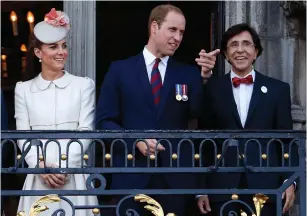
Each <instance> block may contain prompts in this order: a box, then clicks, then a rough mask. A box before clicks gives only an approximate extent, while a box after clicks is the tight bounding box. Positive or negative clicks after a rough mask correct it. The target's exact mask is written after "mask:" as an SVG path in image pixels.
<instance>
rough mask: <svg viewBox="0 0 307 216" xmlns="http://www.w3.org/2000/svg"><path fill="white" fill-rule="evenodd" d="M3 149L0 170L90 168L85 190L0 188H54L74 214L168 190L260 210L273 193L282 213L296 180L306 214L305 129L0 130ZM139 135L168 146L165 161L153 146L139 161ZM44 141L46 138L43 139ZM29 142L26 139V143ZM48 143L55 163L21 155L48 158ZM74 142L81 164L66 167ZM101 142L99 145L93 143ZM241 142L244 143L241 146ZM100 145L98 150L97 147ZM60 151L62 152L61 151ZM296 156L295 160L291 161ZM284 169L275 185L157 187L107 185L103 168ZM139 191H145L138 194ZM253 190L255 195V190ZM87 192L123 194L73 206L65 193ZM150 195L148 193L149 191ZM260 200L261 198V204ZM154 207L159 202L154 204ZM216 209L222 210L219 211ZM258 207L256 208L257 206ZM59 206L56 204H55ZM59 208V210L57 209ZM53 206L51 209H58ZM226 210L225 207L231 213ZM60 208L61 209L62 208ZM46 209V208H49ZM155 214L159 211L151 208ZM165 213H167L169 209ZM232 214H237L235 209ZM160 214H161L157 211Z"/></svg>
mask: <svg viewBox="0 0 307 216" xmlns="http://www.w3.org/2000/svg"><path fill="white" fill-rule="evenodd" d="M1 136H2V137H1V139H2V149H3V147H4V146H5V145H13V148H14V155H12V157H14V165H13V166H11V167H1V172H2V173H5V174H43V173H66V174H77V173H79V174H80V173H82V174H90V175H89V177H88V179H87V181H86V188H87V190H35V191H33V190H1V194H2V196H45V195H48V194H57V195H58V196H56V197H50V199H55V200H57V199H61V200H64V201H66V202H67V203H69V205H71V208H72V212H73V214H74V212H75V211H78V209H93V214H97V213H99V210H102V209H107V208H114V209H116V212H117V215H119V209H120V208H121V204H122V203H123V202H124V201H125V200H127V199H133V198H134V199H135V200H140V199H148V197H146V196H145V194H146V195H148V196H150V195H167V194H193V195H198V194H208V195H210V194H228V195H229V197H231V198H232V199H230V200H229V202H226V203H225V204H224V206H223V208H224V207H225V206H227V205H229V204H231V203H234V202H236V203H241V205H242V206H245V209H249V211H250V212H246V214H247V215H252V214H254V215H259V211H260V209H261V208H260V207H261V205H262V204H263V201H264V202H265V200H266V196H276V204H277V215H282V213H281V212H282V199H281V196H282V193H283V192H284V191H285V189H286V188H287V187H289V186H290V185H291V184H293V183H294V182H296V183H297V184H298V187H297V192H299V197H298V198H299V201H300V203H301V205H300V215H301V216H303V215H306V206H305V203H306V176H305V174H306V144H305V143H306V134H305V131H88V132H77V131H2V134H1ZM64 139H65V140H66V141H67V142H68V143H67V148H66V149H65V151H64V150H61V145H60V143H59V141H60V140H64ZM144 139H157V140H158V142H160V143H163V145H164V146H165V147H166V148H169V166H164V167H159V166H158V164H159V159H158V154H157V151H156V154H155V155H150V154H149V152H148V156H147V166H145V167H138V164H137V163H136V160H135V158H136V157H135V156H136V152H137V150H136V146H135V145H136V143H137V141H139V140H144ZM17 140H22V142H23V143H24V144H23V149H22V151H21V154H20V153H18V145H17ZM84 142H87V143H89V148H88V151H86V152H85V151H84V149H83V143H84ZM43 143H45V144H43ZM28 144H30V145H28ZM48 145H58V147H59V152H62V154H60V153H59V155H58V157H59V161H65V164H66V165H65V166H63V163H61V162H59V166H58V168H27V166H26V162H25V160H24V158H25V155H26V154H27V153H28V151H29V150H30V148H31V146H35V147H36V148H35V149H36V152H37V153H38V154H37V164H38V163H39V161H44V163H45V160H46V158H47V155H48V151H47V150H46V149H47V147H48ZM76 145H78V146H79V147H78V148H80V149H81V154H80V160H81V166H80V167H69V161H70V160H71V158H70V157H69V152H70V149H71V148H76V147H75V146H76ZM97 145H100V148H97ZM242 145H243V146H242ZM251 145H253V147H255V145H256V146H257V149H258V152H254V153H255V154H256V155H257V158H258V159H259V160H258V163H257V164H258V165H257V166H252V165H250V164H249V163H248V158H249V155H248V149H249V148H250V147H251ZM272 145H280V149H281V152H279V153H280V164H279V165H278V166H271V165H270V162H269V161H270V156H271V154H270V149H271V146H272ZM119 146H121V149H122V150H123V151H122V152H123V157H124V158H123V160H124V166H122V167H116V166H115V165H114V161H113V155H114V149H115V148H117V147H119ZM183 146H184V147H185V148H186V147H187V146H189V148H190V150H191V157H190V159H191V163H190V166H188V167H187V166H181V163H180V158H181V154H182V151H181V150H182V148H183ZM208 146H211V149H213V151H212V152H211V153H212V158H214V160H213V161H211V163H209V162H208V161H206V160H207V158H206V154H204V151H205V150H206V148H207V147H208ZM230 146H231V147H233V146H235V147H237V155H234V157H235V158H236V160H237V164H236V166H231V167H228V166H225V155H226V153H227V151H228V150H229V147H230ZM97 149H101V151H102V152H97ZM63 152H66V153H65V154H63ZM98 153H99V155H102V156H101V160H102V166H96V164H95V154H98ZM2 154H5V152H3V151H2ZM295 161H296V162H295ZM214 172H217V173H244V172H251V173H253V172H255V173H256V172H257V173H276V174H278V173H282V174H284V173H288V174H290V176H289V178H288V180H287V181H286V182H284V184H282V185H281V186H280V187H279V188H277V189H276V188H272V189H216V188H198V189H184V188H182V189H161V190H149V189H148V190H147V189H145V190H130V189H118V190H111V189H109V190H106V189H105V186H106V178H105V177H104V176H103V174H118V173H120V174H128V173H139V174H144V173H161V174H163V173H164V174H165V173H168V174H171V173H174V174H175V173H189V174H205V175H211V174H212V173H214ZM93 182H96V183H99V185H100V186H98V187H94V186H93V184H92V183H93ZM142 194H144V195H142ZM243 194H251V195H254V196H255V197H256V199H255V201H257V202H255V205H256V204H257V205H258V207H259V209H258V210H257V211H258V212H253V210H252V208H251V206H249V205H248V204H247V203H245V202H243V201H242V200H240V195H243ZM256 194H257V195H256ZM68 195H71V196H89V195H96V196H98V195H125V196H124V198H123V199H122V200H120V201H119V203H117V205H98V206H97V205H95V206H94V205H86V206H74V204H73V203H72V202H70V201H69V199H67V198H66V197H64V196H68ZM149 198H150V197H149ZM264 205H265V204H264ZM154 208H163V206H162V207H161V206H160V207H159V204H156V205H154ZM223 208H222V209H221V215H223V214H224V213H225V212H223ZM256 209H257V208H256ZM59 211H61V210H59ZM59 211H58V212H59ZM58 212H54V213H53V214H52V215H57V213H58ZM128 213H130V215H139V214H138V213H137V212H136V211H135V210H133V209H128V210H127V211H126V214H128ZM230 213H231V212H229V214H230ZM64 214H65V212H64ZM50 215H51V213H50ZM156 215H158V214H156ZM169 215H170V214H169ZM233 215H236V214H235V213H234V214H233ZM159 216H160V215H159Z"/></svg>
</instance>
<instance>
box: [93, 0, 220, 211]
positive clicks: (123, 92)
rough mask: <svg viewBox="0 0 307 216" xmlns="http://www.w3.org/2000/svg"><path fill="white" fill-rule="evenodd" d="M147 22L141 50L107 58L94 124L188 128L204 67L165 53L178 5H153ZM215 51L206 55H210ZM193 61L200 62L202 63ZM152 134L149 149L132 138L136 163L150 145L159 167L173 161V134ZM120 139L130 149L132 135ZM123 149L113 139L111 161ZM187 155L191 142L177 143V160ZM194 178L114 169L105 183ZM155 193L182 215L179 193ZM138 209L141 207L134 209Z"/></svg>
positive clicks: (160, 183)
mask: <svg viewBox="0 0 307 216" xmlns="http://www.w3.org/2000/svg"><path fill="white" fill-rule="evenodd" d="M148 28H149V34H150V36H149V40H148V44H147V45H146V46H145V47H144V49H143V51H142V52H141V53H139V54H138V55H136V56H133V57H130V58H128V59H125V60H120V61H116V62H113V63H112V64H111V66H110V68H109V71H108V73H107V74H106V77H105V80H104V83H103V85H102V89H101V93H100V96H99V97H100V98H99V102H98V106H97V115H96V120H97V121H96V122H97V128H98V129H108V130H127V129H135V130H144V129H151V130H158V129H159V130H160V129H161V130H162V129H163V130H180V129H188V122H189V120H191V119H196V118H198V117H200V113H201V111H202V108H201V106H202V104H203V101H202V100H203V86H202V78H201V75H200V74H201V73H202V76H203V77H206V76H210V73H209V71H210V68H208V67H207V68H206V67H202V72H201V73H200V72H199V70H198V69H197V68H196V67H192V66H188V65H184V64H180V63H178V62H176V61H175V60H174V59H172V57H171V56H172V55H173V54H174V53H175V51H176V50H177V48H178V47H179V45H180V43H181V41H182V38H183V34H184V31H185V17H184V15H183V13H182V11H181V10H180V9H179V8H177V7H175V6H173V5H169V4H167V5H160V6H157V7H156V8H154V9H153V10H152V12H151V14H150V17H149V26H148ZM218 52H219V51H213V52H211V53H207V54H206V55H208V56H209V58H213V59H214V60H215V55H216V54H217V53H218ZM214 63H215V62H214ZM214 63H213V64H214ZM198 64H199V65H200V66H202V63H198ZM211 66H212V65H211ZM211 66H210V67H211ZM213 66H214V65H213ZM213 66H212V67H213ZM157 139H158V137H156V138H153V139H147V140H146V142H147V143H148V147H149V149H147V145H146V143H145V142H143V141H139V142H137V143H136V155H135V160H136V167H146V166H147V157H148V155H147V150H149V153H150V154H151V155H152V156H153V155H154V154H155V149H156V147H157V151H158V153H157V158H156V159H157V161H158V162H157V163H158V166H159V167H165V166H168V167H169V166H170V163H172V164H173V166H176V161H175V160H173V161H172V162H170V157H169V156H170V155H171V154H173V153H177V145H178V140H171V141H172V142H171V143H166V142H164V143H163V142H161V143H157ZM125 141H126V142H127V148H128V154H129V153H132V146H133V142H134V141H135V140H129V139H125ZM124 152H125V149H124V146H123V145H122V144H120V143H116V145H115V146H114V149H113V166H116V167H121V166H124V160H125V156H124ZM192 159H193V155H192V151H191V145H182V146H181V152H180V166H191V160H192ZM196 180H197V179H196V177H195V176H194V175H192V174H190V175H184V174H165V175H163V174H162V175H156V174H125V175H121V174H114V175H113V176H112V184H111V188H112V189H163V188H165V189H167V188H171V189H176V188H195V187H196V185H197V184H196ZM155 198H157V199H158V201H159V202H160V203H161V205H162V207H163V209H164V212H173V213H175V214H176V215H180V216H181V215H184V211H185V205H186V203H187V202H186V198H185V197H183V196H175V195H174V196H161V197H159V196H158V197H155ZM191 198H192V196H190V200H191ZM131 205H132V204H131ZM143 206H144V204H142V208H143ZM129 207H130V208H133V207H131V206H129ZM139 210H140V209H139ZM143 214H144V215H145V212H143V213H140V215H143Z"/></svg>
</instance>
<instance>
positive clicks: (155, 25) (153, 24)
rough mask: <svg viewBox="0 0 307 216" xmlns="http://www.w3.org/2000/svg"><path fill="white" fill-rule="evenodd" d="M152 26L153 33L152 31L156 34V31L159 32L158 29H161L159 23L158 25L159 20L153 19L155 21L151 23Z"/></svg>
mask: <svg viewBox="0 0 307 216" xmlns="http://www.w3.org/2000/svg"><path fill="white" fill-rule="evenodd" d="M150 28H151V33H152V34H156V33H157V30H158V29H159V25H158V23H157V21H153V22H152V23H151V26H150Z"/></svg>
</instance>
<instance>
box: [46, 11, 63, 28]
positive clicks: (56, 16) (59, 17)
mask: <svg viewBox="0 0 307 216" xmlns="http://www.w3.org/2000/svg"><path fill="white" fill-rule="evenodd" d="M45 22H47V23H48V24H50V25H53V26H55V27H58V26H63V27H67V28H69V18H68V16H67V15H66V14H65V13H64V12H62V11H56V10H55V8H52V9H51V11H50V12H49V13H47V14H46V16H45Z"/></svg>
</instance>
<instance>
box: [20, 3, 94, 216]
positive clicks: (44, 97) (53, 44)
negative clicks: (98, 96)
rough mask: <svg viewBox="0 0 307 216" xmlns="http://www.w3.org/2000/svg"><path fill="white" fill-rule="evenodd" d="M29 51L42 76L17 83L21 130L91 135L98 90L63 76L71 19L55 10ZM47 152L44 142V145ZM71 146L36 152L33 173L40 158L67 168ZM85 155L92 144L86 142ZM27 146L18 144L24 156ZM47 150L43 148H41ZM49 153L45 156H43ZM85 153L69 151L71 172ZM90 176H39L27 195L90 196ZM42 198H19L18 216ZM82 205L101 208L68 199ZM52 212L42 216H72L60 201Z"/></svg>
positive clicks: (29, 182) (30, 180) (90, 200)
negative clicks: (64, 156) (53, 192)
mask: <svg viewBox="0 0 307 216" xmlns="http://www.w3.org/2000/svg"><path fill="white" fill-rule="evenodd" d="M33 32H34V35H33V40H32V42H31V45H32V47H33V52H34V54H35V56H36V57H37V58H38V59H39V62H41V73H39V75H38V76H36V77H35V78H34V79H31V80H29V81H26V82H19V83H17V85H16V88H15V118H16V125H17V130H92V129H93V125H94V108H95V98H94V97H95V85H94V82H93V80H91V79H89V78H83V77H77V76H73V75H71V74H69V73H68V72H67V71H64V70H62V69H63V68H64V64H65V62H66V58H67V56H68V50H67V45H66V40H65V38H66V36H67V34H68V32H69V18H68V16H67V15H66V14H65V13H63V12H61V11H56V10H55V9H54V8H53V9H52V10H51V11H50V12H49V13H48V14H47V15H46V17H45V21H42V22H40V23H38V24H37V25H36V26H35V27H34V31H33ZM42 142H43V146H45V142H46V140H42ZM67 143H68V140H59V144H60V147H61V151H59V147H58V145H57V144H56V143H55V142H51V143H49V144H48V145H47V149H46V152H43V151H42V150H39V155H37V150H36V147H34V146H32V147H31V149H30V151H29V152H28V154H27V155H26V157H25V160H26V162H27V163H28V165H29V168H34V167H36V166H38V167H40V168H44V162H43V161H40V162H39V164H37V157H38V156H44V157H45V164H46V166H48V167H59V166H61V167H66V161H65V160H59V155H62V154H66V147H67ZM82 143H83V153H84V152H85V151H86V150H87V149H88V146H89V142H88V141H84V140H83V142H82ZM28 145H29V143H25V142H24V141H19V142H18V146H19V148H20V149H21V151H24V149H26V147H27V146H28ZM43 149H44V148H43ZM44 153H45V154H44ZM82 156H83V155H82V152H81V148H80V145H79V144H78V143H72V145H70V148H69V155H68V167H70V168H72V167H81V160H82V159H81V158H82ZM87 177H88V175H86V174H72V175H65V174H41V175H34V174H29V175H27V178H26V181H25V183H24V186H23V189H24V190H86V179H87ZM38 198H39V197H34V196H27V197H26V196H25V197H21V198H20V202H19V207H18V211H25V212H29V209H30V207H31V205H32V204H33V203H34V202H35V201H36V200H37V199H38ZM68 199H69V200H70V201H72V203H73V204H74V205H75V206H76V205H77V206H78V205H97V204H98V201H97V198H96V197H93V196H70V197H68ZM47 206H48V208H49V210H47V211H45V212H43V213H41V214H40V215H46V216H47V215H48V216H50V215H51V214H52V213H53V212H54V211H56V210H58V209H64V210H65V212H66V215H71V213H70V212H71V207H70V205H69V204H68V203H66V202H65V201H63V200H61V201H60V202H57V203H51V204H47ZM75 215H79V216H81V215H82V216H84V215H85V216H86V215H93V214H92V212H91V210H76V211H75Z"/></svg>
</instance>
